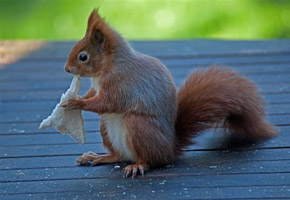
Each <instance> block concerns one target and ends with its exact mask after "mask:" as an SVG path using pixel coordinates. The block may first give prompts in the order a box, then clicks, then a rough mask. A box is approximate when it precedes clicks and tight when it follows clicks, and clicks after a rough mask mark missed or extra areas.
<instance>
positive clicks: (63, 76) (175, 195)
mask: <svg viewBox="0 0 290 200" xmlns="http://www.w3.org/2000/svg"><path fill="white" fill-rule="evenodd" d="M0 44H1V46H0V62H2V66H0V193H1V194H0V199H2V200H4V199H15V200H19V199H21V200H25V199H62V198H63V199H98V198H100V199H289V198H290V40H273V41H221V40H195V41H166V42H132V44H133V46H134V47H135V48H136V49H137V50H139V51H141V52H144V53H147V54H150V55H153V56H156V57H158V58H160V59H161V60H162V62H163V63H165V64H166V65H167V67H168V68H169V70H170V71H171V72H172V74H173V76H174V79H175V82H176V84H177V86H179V85H180V84H181V83H182V82H183V81H184V79H185V77H186V75H187V74H188V73H189V72H190V71H191V70H194V69H196V68H198V67H201V68H205V67H206V66H208V65H211V64H226V65H229V66H231V67H232V68H233V69H235V70H237V71H239V72H241V73H243V74H245V75H246V76H247V77H249V78H251V79H253V80H254V81H255V82H256V83H257V85H258V86H259V88H260V90H261V92H262V95H263V97H264V98H265V99H266V100H267V103H268V119H269V121H271V122H272V123H274V124H276V125H277V126H278V128H279V129H280V136H279V137H277V138H275V139H271V140H268V141H265V142H262V143H259V144H249V143H245V142H243V141H234V140H232V139H231V137H229V136H228V135H225V134H218V133H217V134H214V133H213V131H208V132H207V133H206V134H205V135H203V136H200V137H199V138H198V139H197V144H196V145H194V146H191V147H190V148H188V149H187V150H186V153H185V156H182V157H180V159H179V160H177V161H176V162H175V163H174V164H172V165H168V166H166V167H164V168H162V169H156V170H154V171H150V172H148V173H147V174H146V176H145V177H143V178H142V177H138V178H136V179H135V180H132V179H130V178H129V179H123V178H122V175H121V169H122V168H123V167H124V166H125V164H124V163H118V164H111V165H102V166H96V167H79V166H76V165H75V163H74V161H75V159H76V158H77V157H78V156H79V155H81V154H82V153H83V152H86V151H95V152H97V153H100V154H102V153H105V149H104V148H103V147H102V143H101V137H100V134H99V124H98V117H97V115H95V114H93V113H86V112H85V113H84V118H85V129H86V137H87V144H85V145H79V144H76V142H75V141H74V140H72V139H71V138H70V137H69V136H66V135H60V134H59V133H57V132H56V131H55V130H54V129H46V130H41V131H40V130H38V126H39V123H40V122H41V120H42V119H43V118H45V117H46V116H47V115H49V114H50V112H51V110H52V109H53V108H54V106H55V104H56V103H58V100H59V98H60V95H61V94H62V92H64V91H65V90H66V89H67V88H68V86H69V84H70V81H71V78H72V77H71V76H70V75H69V74H67V73H65V72H64V70H63V65H64V63H65V61H66V57H67V55H68V53H69V51H70V49H71V47H72V45H73V42H57V43H56V42H53V43H44V44H41V45H40V44H39V43H26V42H20V44H18V43H17V42H12V43H11V42H10V43H7V42H1V43H0ZM34 48H35V49H34ZM28 51H30V52H29V53H28V54H27V55H24V57H23V58H21V59H20V60H15V58H16V57H18V55H19V54H21V53H23V52H28ZM13 60H14V61H13ZM4 63H6V64H4ZM88 87H89V81H88V80H84V81H83V84H82V91H81V94H83V93H84V92H85V90H86V89H88Z"/></svg>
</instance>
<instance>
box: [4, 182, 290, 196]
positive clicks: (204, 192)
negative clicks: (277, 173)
mask: <svg viewBox="0 0 290 200" xmlns="http://www.w3.org/2000/svg"><path fill="white" fill-rule="evenodd" d="M117 187H118V186H117ZM137 187H139V185H138V186H137ZM141 188H143V187H140V188H136V189H135V190H134V191H132V189H131V188H130V189H131V190H130V191H129V192H128V191H127V188H124V189H123V190H118V191H115V190H112V191H110V192H103V191H92V190H88V191H86V192H76V191H73V192H50V193H27V194H16V195H3V196H2V198H3V200H18V199H23V200H25V199H29V200H31V199H88V200H91V199H99V198H102V199H157V198H158V199H168V200H171V199H194V200H207V199H212V200H223V199H231V200H241V199H243V200H253V199H275V200H282V199H289V193H288V192H289V190H290V189H289V187H288V186H283V187H281V186H251V187H230V188H227V187H226V188H224V187H216V188H194V189H193V188H190V190H188V188H183V189H180V188H176V189H175V187H171V188H168V189H167V188H166V189H165V188H164V187H157V189H156V188H155V187H153V186H152V188H148V186H147V187H146V188H145V189H144V190H142V189H141ZM154 188H155V189H154ZM233 191H235V192H234V193H233ZM0 197H1V196H0Z"/></svg>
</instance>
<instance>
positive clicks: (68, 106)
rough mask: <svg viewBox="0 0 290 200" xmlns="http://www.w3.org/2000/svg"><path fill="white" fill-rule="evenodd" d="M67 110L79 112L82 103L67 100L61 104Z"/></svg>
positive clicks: (75, 100)
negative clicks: (77, 110)
mask: <svg viewBox="0 0 290 200" xmlns="http://www.w3.org/2000/svg"><path fill="white" fill-rule="evenodd" d="M61 106H62V107H64V108H65V109H67V110H73V109H79V110H81V109H82V108H83V106H84V102H83V101H82V100H78V99H69V100H68V101H67V102H64V103H62V104H61Z"/></svg>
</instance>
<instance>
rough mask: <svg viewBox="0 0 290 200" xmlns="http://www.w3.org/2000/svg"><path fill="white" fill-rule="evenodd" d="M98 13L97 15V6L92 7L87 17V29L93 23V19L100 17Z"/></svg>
mask: <svg viewBox="0 0 290 200" xmlns="http://www.w3.org/2000/svg"><path fill="white" fill-rule="evenodd" d="M100 18H101V17H100V15H99V8H97V9H93V11H92V12H91V14H90V16H89V19H88V29H89V28H90V27H91V26H92V24H93V23H94V21H96V20H98V19H100Z"/></svg>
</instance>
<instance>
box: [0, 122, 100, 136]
mask: <svg viewBox="0 0 290 200" xmlns="http://www.w3.org/2000/svg"><path fill="white" fill-rule="evenodd" d="M99 126H100V124H99V121H98V120H97V121H86V122H85V131H86V132H94V131H97V130H99ZM38 127H39V122H31V123H23V122H20V123H8V124H0V134H1V135H2V134H5V135H7V134H8V135H11V134H25V133H40V134H46V133H52V132H55V130H54V129H53V128H47V129H43V130H39V129H38Z"/></svg>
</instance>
